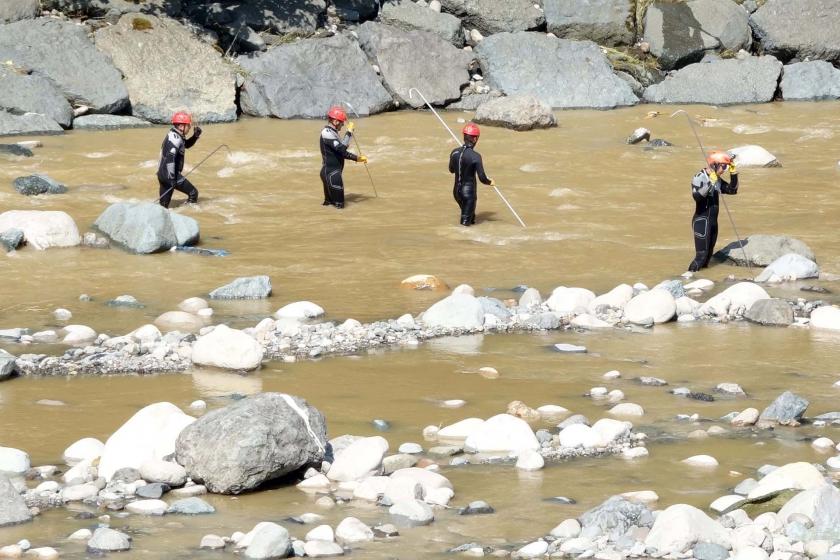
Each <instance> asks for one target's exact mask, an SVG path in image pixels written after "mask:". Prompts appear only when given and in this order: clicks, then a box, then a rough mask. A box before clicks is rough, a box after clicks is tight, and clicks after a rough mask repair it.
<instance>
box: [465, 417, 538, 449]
mask: <svg viewBox="0 0 840 560" xmlns="http://www.w3.org/2000/svg"><path fill="white" fill-rule="evenodd" d="M464 447H465V448H466V449H470V450H473V451H475V452H478V453H485V452H490V451H522V450H525V449H534V450H536V449H539V448H540V442H539V441H537V436H535V435H534V431H533V430H532V429H531V426H529V425H528V423H527V422H526V421H525V420H523V419H521V418H517V417H516V416H511V415H510V414H497V415H496V416H493V417H492V418H489V419H487V421H486V422H484V424H482V425H481V427H480V428H478V429H477V430H476V431H475V432H473V433H472V434H470V435H469V437H467V439H466V440H465V441H464Z"/></svg>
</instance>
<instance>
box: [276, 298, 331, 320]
mask: <svg viewBox="0 0 840 560" xmlns="http://www.w3.org/2000/svg"><path fill="white" fill-rule="evenodd" d="M323 314H324V308H323V307H321V306H320V305H316V304H314V303H312V302H311V301H296V302H294V303H290V304H288V305H285V306H283V307H281V308H280V309H278V310H277V311H276V312H275V313H274V318H275V319H314V318H316V317H320V316H321V315H323Z"/></svg>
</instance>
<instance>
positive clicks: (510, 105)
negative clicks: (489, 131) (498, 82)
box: [473, 95, 557, 131]
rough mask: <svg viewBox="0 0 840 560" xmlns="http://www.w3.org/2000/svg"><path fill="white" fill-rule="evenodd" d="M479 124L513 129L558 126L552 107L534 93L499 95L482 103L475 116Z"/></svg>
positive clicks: (521, 129)
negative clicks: (509, 95)
mask: <svg viewBox="0 0 840 560" xmlns="http://www.w3.org/2000/svg"><path fill="white" fill-rule="evenodd" d="M473 120H474V121H475V122H477V123H478V124H486V125H490V126H501V127H504V128H511V129H513V130H518V131H523V130H533V129H535V128H551V127H554V126H557V119H556V118H555V117H554V113H553V112H552V111H551V107H549V106H548V105H546V104H545V103H543V102H542V101H540V100H539V99H537V98H536V97H534V96H533V95H513V96H511V97H499V98H497V99H491V100H490V101H487V102H485V103H482V104H481V105H480V106H479V107H478V110H477V111H476V113H475V117H474V118H473Z"/></svg>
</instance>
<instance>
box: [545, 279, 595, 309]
mask: <svg viewBox="0 0 840 560" xmlns="http://www.w3.org/2000/svg"><path fill="white" fill-rule="evenodd" d="M594 299H595V294H594V293H592V292H591V291H589V290H587V289H585V288H566V287H565V286H560V287H557V288H555V289H554V291H553V292H551V297H549V298H548V299H547V300H546V302H545V304H546V306H548V308H549V309H550V310H551V311H554V312H555V313H557V314H560V315H579V314H581V313H586V311H587V309H588V308H589V304H590V303H592V301H593V300H594Z"/></svg>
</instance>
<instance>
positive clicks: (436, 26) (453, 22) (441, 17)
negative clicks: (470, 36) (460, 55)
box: [379, 0, 464, 47]
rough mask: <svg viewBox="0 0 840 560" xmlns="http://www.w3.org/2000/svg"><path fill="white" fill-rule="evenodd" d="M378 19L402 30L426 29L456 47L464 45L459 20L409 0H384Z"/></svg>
mask: <svg viewBox="0 0 840 560" xmlns="http://www.w3.org/2000/svg"><path fill="white" fill-rule="evenodd" d="M379 21H381V22H382V23H385V24H387V25H392V26H394V27H398V28H400V29H402V30H404V31H428V32H429V33H432V34H434V35H437V36H438V37H440V38H441V39H443V40H444V41H447V42H449V43H452V44H453V45H455V46H456V47H461V46H463V45H464V32H463V30H462V29H461V20H459V19H458V18H456V17H455V16H453V15H452V14H445V13H440V12H436V11H434V10H431V9H429V8H427V7H422V6H420V5H418V4H416V3H414V2H412V1H411V0H398V1H396V2H385V3H384V4H383V5H382V10H381V11H380V12H379Z"/></svg>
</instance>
